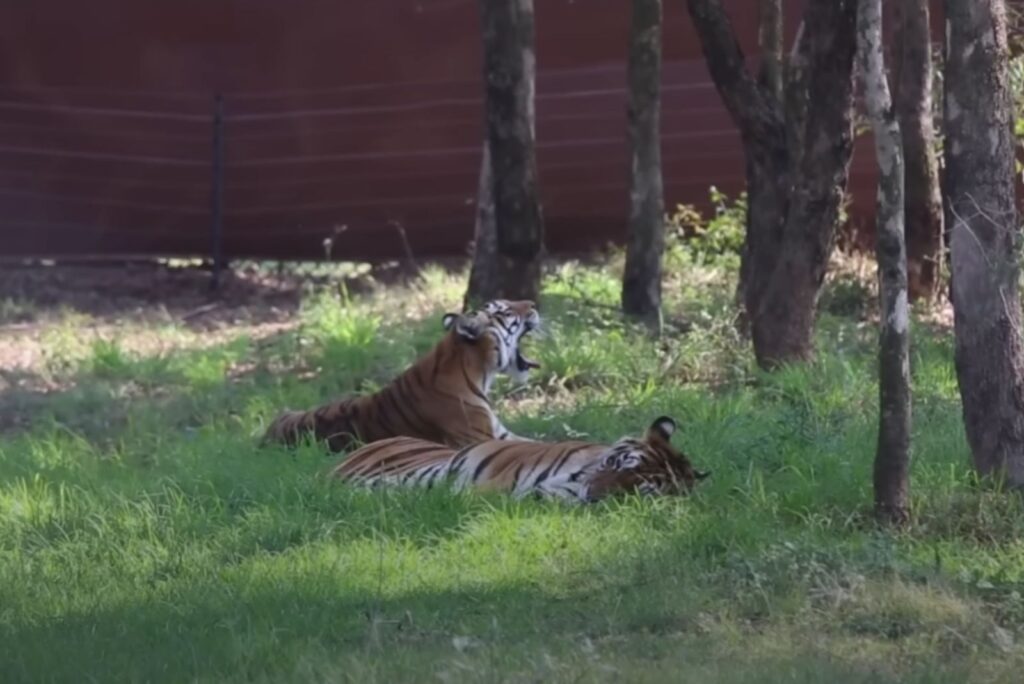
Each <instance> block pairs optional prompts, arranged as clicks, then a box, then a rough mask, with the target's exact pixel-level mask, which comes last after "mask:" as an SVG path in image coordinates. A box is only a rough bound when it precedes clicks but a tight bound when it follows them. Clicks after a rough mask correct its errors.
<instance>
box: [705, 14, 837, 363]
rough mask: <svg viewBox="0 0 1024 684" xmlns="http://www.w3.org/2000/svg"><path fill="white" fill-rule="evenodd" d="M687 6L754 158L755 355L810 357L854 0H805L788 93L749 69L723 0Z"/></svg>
mask: <svg viewBox="0 0 1024 684" xmlns="http://www.w3.org/2000/svg"><path fill="white" fill-rule="evenodd" d="M687 6H688V8H689V11H690V17H691V19H692V20H693V23H694V25H695V27H696V29H697V35H698V36H699V38H700V41H701V47H702V49H703V52H704V56H705V59H706V61H707V64H708V70H709V71H710V72H711V78H712V80H713V81H714V83H715V87H716V88H717V90H718V92H719V94H720V95H721V97H722V100H723V102H724V103H725V106H726V109H728V111H729V113H730V115H731V116H732V118H733V120H734V121H735V122H736V125H737V127H738V128H739V129H740V136H741V138H742V140H743V146H744V151H745V154H746V159H747V164H746V169H747V191H748V212H747V240H746V245H745V247H744V254H743V263H742V264H741V271H740V278H741V282H742V284H743V289H744V296H743V300H744V303H745V309H746V311H745V315H746V317H747V319H748V320H749V321H750V327H751V332H752V337H753V343H754V352H755V355H756V356H757V360H758V363H759V364H760V365H761V366H762V367H763V368H773V367H775V366H778V365H779V364H783V363H787V362H791V361H799V360H804V359H807V358H809V357H810V356H811V353H812V351H813V344H812V341H813V340H812V338H813V331H814V316H815V308H816V306H817V299H818V293H819V291H820V289H821V284H822V282H823V280H824V276H825V270H826V268H827V266H828V259H829V256H830V255H831V251H832V247H833V245H834V241H835V233H836V221H837V218H838V214H839V206H840V202H841V201H842V196H843V192H844V191H845V188H846V181H847V172H848V169H849V162H850V155H851V153H852V150H853V135H852V120H853V64H854V56H855V52H856V12H857V3H856V0H808V3H807V5H806V10H805V12H804V18H803V25H802V29H801V31H800V35H801V36H802V38H801V39H800V40H799V41H798V43H797V45H796V47H795V49H794V52H793V57H792V58H791V60H790V64H789V65H787V67H786V69H785V71H786V76H787V83H786V84H784V88H783V97H782V98H779V97H778V96H777V93H776V92H775V91H774V90H773V89H772V88H771V87H769V88H765V87H764V86H762V85H761V84H759V83H758V82H757V81H755V80H754V78H753V77H751V76H750V74H749V73H748V72H747V71H746V68H745V66H744V57H743V53H742V51H741V50H740V47H739V44H738V43H737V42H736V37H735V34H734V32H733V30H732V26H731V24H730V23H729V19H728V17H727V16H726V14H725V12H724V10H723V9H722V5H721V1H720V0H687ZM763 16H770V15H763ZM771 33H772V32H771V31H768V30H767V29H764V28H762V31H761V34H762V36H765V35H770V34H771ZM773 50H774V48H773ZM762 81H768V82H769V83H770V81H771V79H770V78H763V79H762ZM810 102H813V103H814V105H815V106H814V107H808V106H807V104H808V103H810Z"/></svg>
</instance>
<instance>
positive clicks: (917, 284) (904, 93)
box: [893, 0, 943, 301]
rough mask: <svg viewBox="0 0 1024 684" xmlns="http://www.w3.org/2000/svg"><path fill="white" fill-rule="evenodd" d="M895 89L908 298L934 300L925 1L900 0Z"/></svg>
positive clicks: (935, 176) (935, 233)
mask: <svg viewBox="0 0 1024 684" xmlns="http://www.w3.org/2000/svg"><path fill="white" fill-rule="evenodd" d="M895 9H896V11H895V16H894V19H895V27H894V34H893V56H894V60H893V61H894V69H893V90H894V91H895V100H896V114H897V117H898V118H899V124H900V132H901V134H902V136H903V156H904V162H905V163H904V174H905V177H906V204H905V206H906V208H905V210H904V212H905V213H904V220H905V227H906V238H907V239H906V244H907V262H908V263H907V267H908V278H909V290H910V300H911V301H915V300H917V299H933V298H934V297H935V296H936V295H937V294H938V292H939V274H940V271H941V268H940V267H941V265H942V258H943V257H942V247H943V237H942V236H943V225H942V195H941V193H940V190H939V164H938V159H937V153H936V147H935V126H934V124H933V122H932V77H933V67H932V42H931V31H930V28H929V26H930V25H929V20H928V0H898V1H897V2H896V3H895Z"/></svg>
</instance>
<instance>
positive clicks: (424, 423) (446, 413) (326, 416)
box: [263, 299, 540, 451]
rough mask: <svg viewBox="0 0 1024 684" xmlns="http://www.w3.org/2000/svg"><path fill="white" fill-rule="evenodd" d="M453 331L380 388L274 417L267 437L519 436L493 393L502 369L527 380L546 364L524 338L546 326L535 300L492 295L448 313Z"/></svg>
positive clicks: (338, 443)
mask: <svg viewBox="0 0 1024 684" xmlns="http://www.w3.org/2000/svg"><path fill="white" fill-rule="evenodd" d="M443 324H444V328H445V330H447V331H448V332H447V334H446V335H445V336H444V338H443V339H442V340H441V342H440V343H439V344H438V345H437V346H436V347H434V349H433V350H431V351H430V353H429V354H427V355H426V356H424V357H423V358H421V359H420V360H419V361H417V362H416V363H415V364H413V366H412V367H411V368H409V369H408V370H406V371H405V372H404V373H402V374H401V375H399V376H398V377H397V378H395V379H394V380H392V381H391V383H390V384H388V385H387V386H386V387H384V388H383V389H381V390H380V391H379V392H376V393H374V394H370V395H363V396H355V397H346V398H343V399H339V400H337V401H334V402H331V403H329V404H325V405H323V406H320V407H319V408H315V409H312V410H309V411H286V412H285V413H282V414H281V415H280V416H278V417H277V418H275V419H274V421H273V422H272V423H271V424H270V426H269V427H268V428H267V431H266V434H265V435H264V437H263V442H264V443H270V442H280V443H284V444H289V445H292V444H295V443H296V442H298V441H299V440H301V439H302V438H303V436H305V435H309V434H311V435H313V436H314V437H315V438H316V439H317V440H318V441H323V442H326V443H327V446H328V447H329V448H330V449H331V450H332V451H344V450H345V449H347V448H349V447H350V446H351V445H352V444H353V443H354V442H356V441H358V442H362V443H369V442H374V441H377V440H381V439H387V438H388V437H396V436H407V437H418V438H420V439H425V440H430V441H432V442H438V443H440V444H444V445H447V446H452V447H462V446H466V445H467V444H476V443H478V442H483V441H487V440H491V439H508V438H509V437H512V436H513V435H512V434H511V433H510V432H509V431H508V429H507V428H505V426H504V425H502V424H501V421H500V420H498V417H497V415H495V413H494V409H493V408H492V407H491V403H490V401H489V400H488V399H487V395H488V392H489V391H490V388H491V384H492V383H493V382H494V379H495V377H496V376H497V374H498V373H503V374H505V375H508V376H510V377H512V378H513V379H514V380H515V381H517V382H525V381H526V377H527V375H528V374H529V371H530V369H532V368H537V367H538V364H537V363H535V362H534V361H531V360H530V359H528V358H527V357H526V356H524V355H523V353H522V351H521V350H520V348H519V347H520V342H521V341H522V339H523V337H524V336H525V335H526V334H528V333H529V332H530V331H531V330H535V329H536V328H537V326H539V325H540V315H539V314H538V313H537V308H536V306H535V305H534V303H533V302H531V301H519V302H510V301H506V300H503V299H500V300H495V301H492V302H488V303H487V304H486V305H485V306H484V307H483V309H482V310H480V311H473V312H469V313H464V314H453V313H450V314H446V315H445V316H444V319H443Z"/></svg>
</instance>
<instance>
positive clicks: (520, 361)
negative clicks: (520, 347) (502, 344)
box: [516, 351, 540, 373]
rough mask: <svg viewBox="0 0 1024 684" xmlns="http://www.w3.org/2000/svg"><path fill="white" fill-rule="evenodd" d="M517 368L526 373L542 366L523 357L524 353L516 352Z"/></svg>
mask: <svg viewBox="0 0 1024 684" xmlns="http://www.w3.org/2000/svg"><path fill="white" fill-rule="evenodd" d="M516 368H518V369H519V370H520V371H522V372H523V373H525V372H526V371H528V370H531V369H533V368H540V364H539V363H537V362H536V361H534V360H532V359H529V358H527V357H525V356H523V352H521V351H516Z"/></svg>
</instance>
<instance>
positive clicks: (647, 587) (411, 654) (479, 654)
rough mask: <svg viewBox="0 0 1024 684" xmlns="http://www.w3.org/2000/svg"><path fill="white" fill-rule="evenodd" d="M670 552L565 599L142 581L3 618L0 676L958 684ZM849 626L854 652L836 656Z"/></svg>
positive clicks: (339, 580) (595, 574) (364, 584)
mask: <svg viewBox="0 0 1024 684" xmlns="http://www.w3.org/2000/svg"><path fill="white" fill-rule="evenodd" d="M679 554H680V551H679V550H678V549H677V550H675V551H674V552H673V553H672V554H670V555H667V556H662V555H658V554H655V555H651V556H647V557H644V556H640V557H637V558H635V559H634V560H633V567H634V568H635V569H634V570H631V571H630V570H627V571H625V572H624V571H623V570H622V568H618V570H617V574H616V570H614V569H613V570H611V571H609V569H608V568H605V567H603V566H601V565H600V564H597V565H595V566H593V567H592V568H590V569H589V570H587V571H585V572H586V574H587V579H586V581H583V582H581V583H580V584H579V585H578V586H577V587H576V588H575V589H569V590H565V589H564V588H562V589H559V587H557V586H545V585H544V584H543V583H538V582H522V583H504V584H490V585H488V586H481V587H473V586H472V583H471V582H467V583H466V585H467V586H466V588H463V589H457V590H456V589H442V588H439V589H430V588H418V589H412V590H405V591H399V592H397V595H396V592H395V591H394V590H390V591H388V592H381V591H378V590H376V589H374V588H373V585H374V582H373V581H372V580H373V578H372V577H369V578H367V577H362V578H357V581H353V578H352V576H351V574H350V573H349V572H348V571H347V569H346V567H345V566H344V564H343V563H337V564H331V563H329V562H322V563H319V564H317V563H313V564H311V563H309V562H302V559H298V558H297V559H295V562H294V563H292V564H289V565H288V566H287V571H285V572H281V568H282V567H283V564H278V566H277V567H276V568H272V569H266V568H263V569H260V568H251V569H248V570H246V569H242V570H239V571H237V572H233V571H231V570H222V571H221V575H220V578H219V579H212V578H197V579H196V580H195V581H192V582H184V581H178V582H174V583H167V584H164V585H156V586H151V587H149V588H147V589H146V590H145V591H146V593H148V596H147V597H146V598H145V600H141V601H140V600H134V601H133V600H126V601H125V602H123V603H122V604H119V605H114V606H113V607H104V608H101V609H90V608H84V609H77V610H71V611H69V612H67V613H66V614H64V615H63V616H62V617H60V618H55V619H37V620H35V621H23V622H21V623H16V624H12V623H11V622H10V621H7V622H0V637H2V638H3V642H4V649H3V651H2V652H0V674H2V675H3V679H4V681H5V682H22V681H24V682H30V681H31V682H36V681H68V682H71V681H75V682H77V681H97V682H102V681H153V682H162V681H167V682H180V681H197V680H202V681H254V680H255V681H261V680H271V681H281V680H301V681H309V680H310V679H315V680H329V681H338V680H349V681H424V680H425V679H427V678H433V677H441V678H442V679H443V680H447V679H451V677H452V676H454V677H455V679H458V680H470V681H478V680H479V679H481V678H483V679H487V680H494V681H498V680H506V679H508V678H509V677H515V676H517V675H518V677H521V678H525V679H528V680H533V681H597V680H601V681H622V679H623V677H625V679H627V680H632V679H634V678H636V679H639V680H643V681H665V680H666V678H668V679H670V680H675V679H677V678H678V677H679V676H680V675H681V674H682V673H683V672H687V673H689V675H692V676H693V677H694V681H751V677H753V678H754V679H756V680H757V681H797V682H803V681H806V682H816V681H822V678H823V677H827V678H828V680H829V681H835V682H879V681H917V680H920V681H964V680H963V679H962V677H963V676H964V674H965V672H964V670H965V669H966V667H967V665H968V663H967V655H966V653H960V654H958V653H956V652H948V653H945V654H944V661H939V662H935V661H931V660H928V659H926V658H924V657H918V658H915V657H913V656H912V654H911V653H909V652H903V651H902V650H901V649H900V648H899V643H898V642H899V641H900V640H904V639H909V638H911V637H912V636H913V634H912V632H908V633H901V634H900V635H899V636H897V637H895V641H894V637H892V636H891V635H890V636H885V635H882V634H881V633H880V634H878V635H875V636H874V637H873V638H877V644H876V645H870V646H869V645H868V643H867V642H866V641H865V640H864V634H863V625H861V626H859V627H858V626H857V625H853V626H851V625H845V624H844V622H843V621H842V620H841V619H837V620H836V621H835V622H834V623H832V624H829V625H828V626H827V627H823V626H822V625H820V624H819V625H818V626H817V627H814V626H812V625H807V626H805V627H804V628H801V627H800V625H799V624H794V623H793V622H791V621H790V620H789V619H788V618H787V617H786V616H784V615H780V616H776V617H775V618H774V619H766V620H763V621H761V622H759V623H758V624H751V623H750V622H749V621H747V620H744V619H735V618H730V617H727V616H726V613H721V614H720V615H718V617H712V615H713V614H714V611H716V609H717V610H721V608H722V606H721V605H717V607H716V604H715V603H714V602H715V601H718V602H719V603H721V601H722V600H729V599H730V595H725V596H718V597H711V598H709V597H708V595H707V594H706V593H705V592H704V588H705V587H703V586H702V584H704V582H703V581H702V580H701V578H700V575H699V574H698V573H697V572H696V568H695V567H694V566H693V565H692V564H690V565H689V566H688V565H686V564H685V563H682V564H681V562H680V560H681V559H680V555H679ZM274 570H277V571H278V572H275V571H274ZM411 572H412V573H415V570H414V569H413V570H412V571H411ZM452 572H453V573H457V572H458V569H457V568H452ZM410 581H411V582H412V583H413V584H416V581H415V578H414V577H410ZM389 584H391V585H394V582H393V581H392V582H390V583H389ZM381 586H383V581H382V584H381ZM734 598H740V597H734ZM727 613H728V614H735V608H731V609H729V611H727ZM738 617H741V616H738ZM855 628H856V629H855ZM929 629H931V628H929ZM816 630H817V631H816ZM857 630H860V632H857V635H856V636H858V637H859V638H861V642H860V643H859V647H858V649H857V650H855V651H849V650H847V651H845V652H844V647H848V646H849V641H848V639H850V638H853V637H851V635H852V634H854V632H856V631H857ZM922 655H923V654H922ZM918 670H920V672H918ZM446 672H447V673H449V676H445V673H446ZM954 674H955V675H956V676H955V677H954V676H953V675H954Z"/></svg>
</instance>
